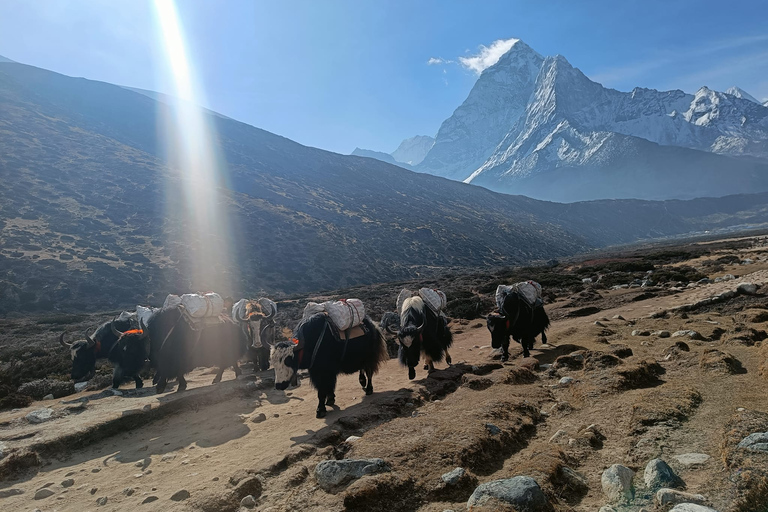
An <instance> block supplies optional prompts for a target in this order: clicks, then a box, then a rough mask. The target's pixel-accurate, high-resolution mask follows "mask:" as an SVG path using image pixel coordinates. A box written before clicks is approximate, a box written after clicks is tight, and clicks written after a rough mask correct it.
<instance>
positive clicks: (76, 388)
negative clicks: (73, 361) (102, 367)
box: [75, 382, 88, 393]
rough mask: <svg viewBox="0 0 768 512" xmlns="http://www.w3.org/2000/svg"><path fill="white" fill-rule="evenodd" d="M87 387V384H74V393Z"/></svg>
mask: <svg viewBox="0 0 768 512" xmlns="http://www.w3.org/2000/svg"><path fill="white" fill-rule="evenodd" d="M87 387H88V383H87V382H76V383H75V391H76V392H78V393H79V392H80V391H82V390H84V389H85V388H87Z"/></svg>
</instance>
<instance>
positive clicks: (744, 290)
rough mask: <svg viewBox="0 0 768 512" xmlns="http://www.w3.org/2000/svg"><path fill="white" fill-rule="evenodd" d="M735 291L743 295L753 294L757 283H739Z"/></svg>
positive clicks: (755, 291)
mask: <svg viewBox="0 0 768 512" xmlns="http://www.w3.org/2000/svg"><path fill="white" fill-rule="evenodd" d="M736 292H737V293H741V294H743V295H755V294H756V293H757V285H755V284H752V283H741V284H739V286H737V287H736Z"/></svg>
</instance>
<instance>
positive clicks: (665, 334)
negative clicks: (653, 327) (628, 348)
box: [651, 331, 672, 338]
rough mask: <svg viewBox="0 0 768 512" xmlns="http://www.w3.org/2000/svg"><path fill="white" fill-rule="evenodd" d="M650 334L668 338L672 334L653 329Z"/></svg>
mask: <svg viewBox="0 0 768 512" xmlns="http://www.w3.org/2000/svg"><path fill="white" fill-rule="evenodd" d="M651 335H653V336H658V337H659V338H669V337H670V336H672V334H671V333H670V332H669V331H653V332H652V333H651Z"/></svg>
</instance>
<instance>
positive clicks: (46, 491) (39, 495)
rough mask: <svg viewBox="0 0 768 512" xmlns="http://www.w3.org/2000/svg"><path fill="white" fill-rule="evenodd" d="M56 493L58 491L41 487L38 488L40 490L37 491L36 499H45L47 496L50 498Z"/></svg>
mask: <svg viewBox="0 0 768 512" xmlns="http://www.w3.org/2000/svg"><path fill="white" fill-rule="evenodd" d="M54 494H56V493H55V492H53V491H52V490H51V489H48V488H45V489H39V490H38V491H37V492H36V493H35V499H36V500H44V499H45V498H50V497H51V496H53V495H54Z"/></svg>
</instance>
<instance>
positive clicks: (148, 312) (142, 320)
mask: <svg viewBox="0 0 768 512" xmlns="http://www.w3.org/2000/svg"><path fill="white" fill-rule="evenodd" d="M158 311H160V308H153V307H145V306H136V318H137V319H138V322H139V325H149V319H150V317H151V316H152V315H154V314H155V313H157V312H158Z"/></svg>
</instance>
